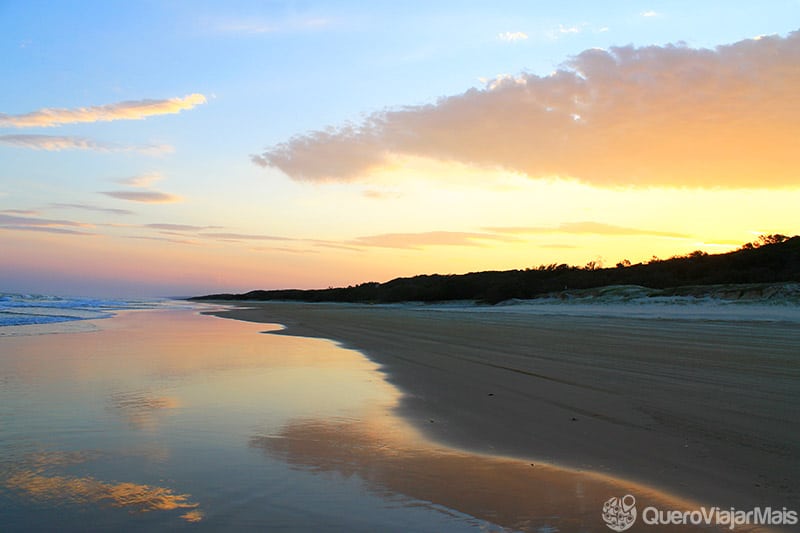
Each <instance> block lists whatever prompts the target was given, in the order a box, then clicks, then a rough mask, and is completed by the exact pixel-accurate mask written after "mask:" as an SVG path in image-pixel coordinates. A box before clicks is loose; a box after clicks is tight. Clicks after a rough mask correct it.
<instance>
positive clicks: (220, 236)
mask: <svg viewBox="0 0 800 533" xmlns="http://www.w3.org/2000/svg"><path fill="white" fill-rule="evenodd" d="M200 237H205V238H210V239H217V240H222V241H293V240H295V239H291V238H289V237H278V236H275V235H262V234H254V233H226V232H211V233H209V232H206V233H201V234H200Z"/></svg>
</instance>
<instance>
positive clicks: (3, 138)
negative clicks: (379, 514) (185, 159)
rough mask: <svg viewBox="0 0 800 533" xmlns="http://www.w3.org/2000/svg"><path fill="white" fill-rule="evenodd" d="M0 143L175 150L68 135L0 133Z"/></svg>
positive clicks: (36, 147)
mask: <svg viewBox="0 0 800 533" xmlns="http://www.w3.org/2000/svg"><path fill="white" fill-rule="evenodd" d="M0 144H6V145H10V146H18V147H22V148H31V149H34V150H47V151H51V152H58V151H61V150H94V151H98V152H139V153H143V154H148V155H161V154H166V153H171V152H173V151H175V149H174V148H173V147H172V146H170V145H166V144H150V145H140V146H126V145H119V144H112V143H104V142H99V141H95V140H93V139H87V138H85V137H74V136H70V135H32V134H19V135H0Z"/></svg>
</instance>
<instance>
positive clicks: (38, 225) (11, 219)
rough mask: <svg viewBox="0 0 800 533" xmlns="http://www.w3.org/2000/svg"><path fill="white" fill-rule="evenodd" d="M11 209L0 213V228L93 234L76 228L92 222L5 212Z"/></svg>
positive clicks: (89, 226) (90, 225)
mask: <svg viewBox="0 0 800 533" xmlns="http://www.w3.org/2000/svg"><path fill="white" fill-rule="evenodd" d="M9 211H11V210H7V211H4V212H2V213H0V229H4V230H10V231H40V232H47V233H62V234H69V235H94V234H93V233H89V232H86V231H81V230H79V229H76V228H92V227H94V226H93V225H92V224H86V223H83V222H76V221H74V220H63V219H52V218H39V217H28V216H18V215H14V214H7V213H9Z"/></svg>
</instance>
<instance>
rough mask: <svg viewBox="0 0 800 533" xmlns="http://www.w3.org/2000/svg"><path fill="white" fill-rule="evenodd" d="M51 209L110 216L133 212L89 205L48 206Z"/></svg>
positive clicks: (131, 212) (59, 204) (58, 204)
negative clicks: (90, 212)
mask: <svg viewBox="0 0 800 533" xmlns="http://www.w3.org/2000/svg"><path fill="white" fill-rule="evenodd" d="M49 207H51V208H53V209H82V210H84V211H95V212H97V213H109V214H112V215H133V214H134V212H133V211H130V210H128V209H116V208H113V207H98V206H96V205H89V204H62V203H57V204H50V206H49Z"/></svg>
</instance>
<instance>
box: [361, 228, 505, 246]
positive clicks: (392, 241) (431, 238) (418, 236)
mask: <svg viewBox="0 0 800 533" xmlns="http://www.w3.org/2000/svg"><path fill="white" fill-rule="evenodd" d="M516 240H518V239H516V238H514V237H509V236H507V235H497V234H491V233H474V232H460V231H427V232H422V233H384V234H381V235H367V236H365V237H358V238H356V239H354V240H352V241H349V242H348V244H352V245H356V246H369V247H376V246H377V247H382V248H407V249H418V248H422V247H426V246H484V245H486V243H487V242H488V241H504V242H511V241H516Z"/></svg>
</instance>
